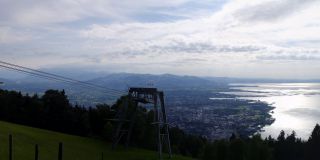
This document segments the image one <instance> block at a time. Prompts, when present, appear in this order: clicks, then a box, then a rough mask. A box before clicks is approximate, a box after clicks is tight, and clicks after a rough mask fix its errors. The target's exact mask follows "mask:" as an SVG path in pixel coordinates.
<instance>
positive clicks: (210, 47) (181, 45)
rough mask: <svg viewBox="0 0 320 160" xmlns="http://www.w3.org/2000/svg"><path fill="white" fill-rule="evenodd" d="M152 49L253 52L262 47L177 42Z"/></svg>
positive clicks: (188, 51) (185, 51)
mask: <svg viewBox="0 0 320 160" xmlns="http://www.w3.org/2000/svg"><path fill="white" fill-rule="evenodd" d="M150 48H152V49H154V50H161V51H163V52H184V53H232V52H236V53H239V52H255V51H260V50H263V49H264V47H260V46H251V45H239V46H236V45H215V44H212V43H185V42H177V43H175V44H172V45H168V46H151V47H150Z"/></svg>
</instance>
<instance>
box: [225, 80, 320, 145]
mask: <svg viewBox="0 0 320 160" xmlns="http://www.w3.org/2000/svg"><path fill="white" fill-rule="evenodd" d="M230 88H231V89H233V90H234V91H231V92H225V93H226V94H232V95H236V97H237V98H239V99H250V100H257V101H264V102H266V103H268V104H270V105H272V106H274V107H275V109H274V110H272V111H271V112H270V114H271V115H272V117H273V118H275V122H274V123H273V124H271V125H270V126H265V127H263V128H262V131H261V135H262V136H263V137H266V136H269V135H271V136H272V137H274V138H276V137H277V136H278V135H279V133H280V131H281V130H284V131H285V132H286V133H287V134H289V133H291V132H292V130H294V131H295V132H296V134H297V136H298V137H301V138H302V139H304V140H306V139H308V137H309V136H310V134H311V132H312V130H313V128H314V126H315V125H316V123H320V83H250V84H248V83H247V84H230Z"/></svg>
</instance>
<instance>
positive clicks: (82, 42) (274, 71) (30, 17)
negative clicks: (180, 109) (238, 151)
mask: <svg viewBox="0 0 320 160" xmlns="http://www.w3.org/2000/svg"><path fill="white" fill-rule="evenodd" d="M0 59H1V60H3V61H7V62H11V63H16V64H19V65H24V66H28V67H32V68H38V69H39V68H55V67H67V68H68V67H71V68H72V67H79V68H90V69H92V70H93V71H108V72H132V73H151V74H163V73H171V74H178V75H196V76H219V77H221V76H223V77H247V78H290V79H320V0H54V1H53V0H28V1H26V0H14V1H12V0H0Z"/></svg>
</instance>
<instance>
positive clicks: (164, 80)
mask: <svg viewBox="0 0 320 160" xmlns="http://www.w3.org/2000/svg"><path fill="white" fill-rule="evenodd" d="M88 82H90V83H94V84H98V85H101V86H106V87H111V88H115V89H126V88H128V87H156V88H159V89H162V90H176V89H210V88H215V87H221V86H226V85H227V83H224V82H222V81H219V82H218V81H213V80H207V79H204V78H200V77H195V76H178V75H172V74H162V75H152V74H132V73H117V74H109V75H107V76H104V77H100V78H95V79H92V80H90V81H88Z"/></svg>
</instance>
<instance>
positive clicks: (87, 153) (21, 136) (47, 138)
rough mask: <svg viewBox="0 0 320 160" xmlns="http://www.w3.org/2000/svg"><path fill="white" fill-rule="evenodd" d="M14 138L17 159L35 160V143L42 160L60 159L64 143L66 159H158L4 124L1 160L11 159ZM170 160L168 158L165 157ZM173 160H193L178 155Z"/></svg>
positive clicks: (145, 153) (0, 131)
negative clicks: (10, 145)
mask: <svg viewBox="0 0 320 160" xmlns="http://www.w3.org/2000/svg"><path fill="white" fill-rule="evenodd" d="M9 134H12V136H13V160H34V148H35V144H38V146H39V160H57V159H58V143H59V142H63V160H101V154H102V152H103V155H104V159H105V160H156V159H157V153H156V152H154V151H149V150H144V149H137V148H129V149H124V148H123V147H121V146H120V147H119V148H117V149H116V150H111V144H110V143H107V142H104V141H100V140H96V139H92V138H85V137H79V136H73V135H67V134H62V133H58V132H53V131H48V130H43V129H37V128H32V127H27V126H22V125H17V124H12V123H8V122H2V121H0V159H1V160H2V159H3V160H6V159H8V157H9V156H8V146H9V145H8V139H9V138H8V135H9ZM165 159H166V158H165ZM172 159H173V160H190V159H191V158H187V157H182V156H174V157H173V158H172Z"/></svg>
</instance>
